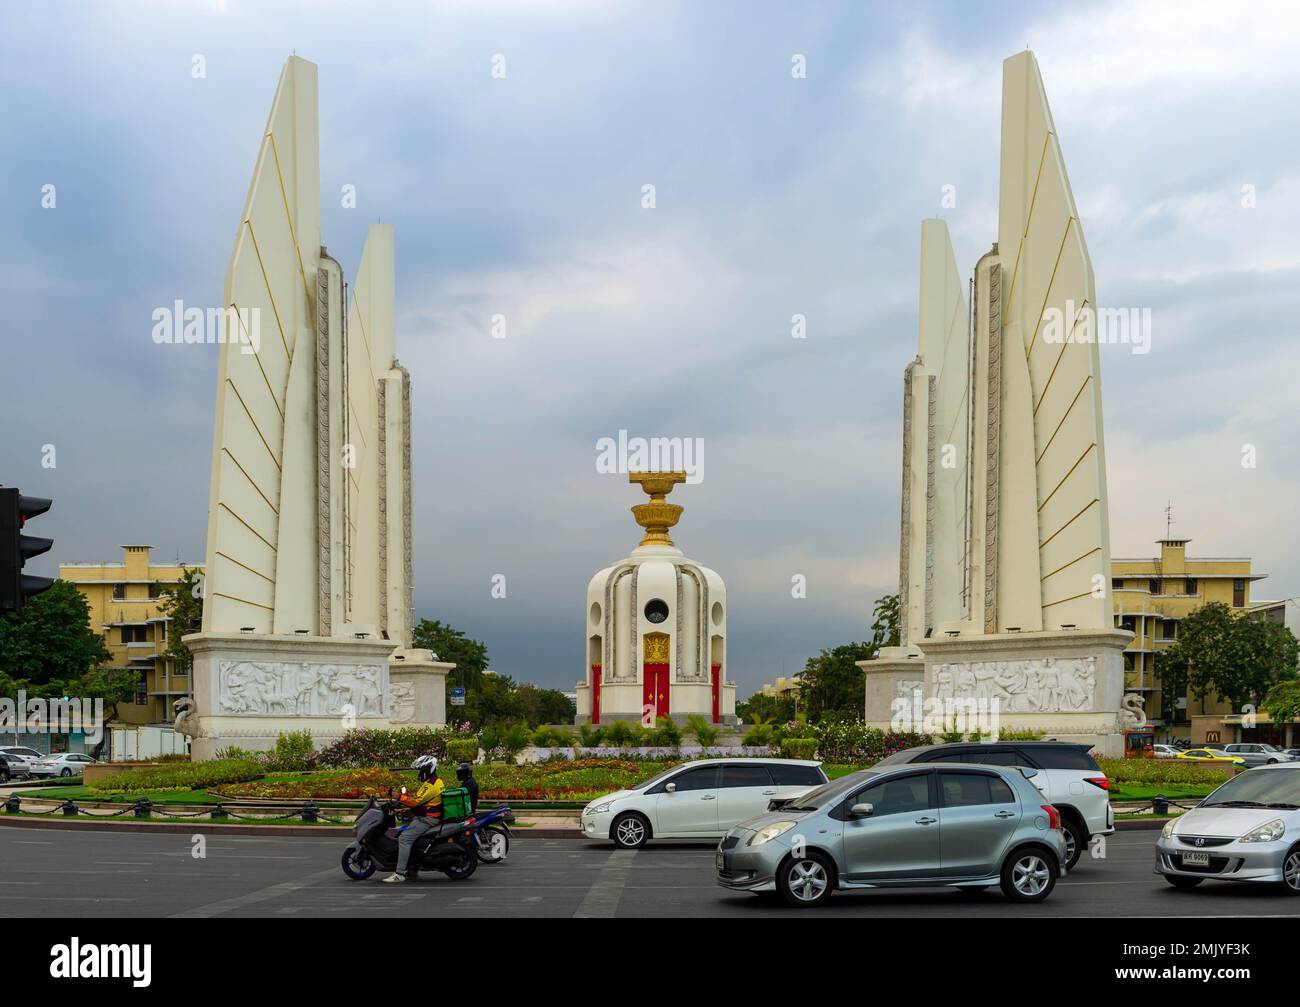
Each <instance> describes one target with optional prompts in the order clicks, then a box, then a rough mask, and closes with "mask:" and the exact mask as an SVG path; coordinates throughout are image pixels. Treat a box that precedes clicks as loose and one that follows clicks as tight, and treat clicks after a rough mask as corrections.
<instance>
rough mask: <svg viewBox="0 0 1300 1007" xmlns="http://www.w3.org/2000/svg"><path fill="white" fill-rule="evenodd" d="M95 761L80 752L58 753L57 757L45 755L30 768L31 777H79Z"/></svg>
mask: <svg viewBox="0 0 1300 1007" xmlns="http://www.w3.org/2000/svg"><path fill="white" fill-rule="evenodd" d="M95 762H96V760H95V759H92V758H91V757H90V756H89V755H82V754H81V753H80V752H60V753H59V754H57V755H45V756H42V757H41V758H39V759H37V760H36V761H35V762H33V763H32V764H31V766H30V772H31V774H32V775H33V776H80V775H81V774H82V771H83V770H84V769H85V768H86V767H87V766H93V765H94V764H95Z"/></svg>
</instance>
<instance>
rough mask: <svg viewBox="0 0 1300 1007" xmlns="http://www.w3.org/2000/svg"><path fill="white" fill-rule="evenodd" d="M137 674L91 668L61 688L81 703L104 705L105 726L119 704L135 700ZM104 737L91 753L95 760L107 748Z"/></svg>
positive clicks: (106, 740) (113, 669) (128, 669)
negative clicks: (97, 700) (89, 701)
mask: <svg viewBox="0 0 1300 1007" xmlns="http://www.w3.org/2000/svg"><path fill="white" fill-rule="evenodd" d="M139 680H140V674H139V672H137V671H135V670H134V669H132V668H92V669H91V670H90V671H88V672H86V674H84V675H82V676H81V678H79V679H78V680H77V681H75V682H69V683H67V685H66V686H65V687H64V694H65V695H68V696H77V697H79V698H81V699H102V700H103V701H104V724H105V725H107V724H109V723H111V722H112V721H113V720H115V719H116V718H117V707H118V704H119V703H127V702H130V701H131V700H132V699H134V698H135V690H136V686H137V684H138V683H139ZM108 740H109V738H108V734H107V733H105V734H104V736H103V737H101V738H100V739H99V742H98V743H97V744H96V745H95V748H94V751H93V752H91V755H93V756H94V757H95V758H96V759H99V758H102V757H103V754H102V753H103V751H104V746H105V745H107V744H108Z"/></svg>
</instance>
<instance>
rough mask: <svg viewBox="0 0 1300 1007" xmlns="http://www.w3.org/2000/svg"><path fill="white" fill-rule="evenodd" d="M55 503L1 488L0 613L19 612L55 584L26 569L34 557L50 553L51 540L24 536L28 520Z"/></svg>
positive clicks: (7, 488) (52, 543) (10, 488)
mask: <svg viewBox="0 0 1300 1007" xmlns="http://www.w3.org/2000/svg"><path fill="white" fill-rule="evenodd" d="M52 502H53V501H51V500H46V499H45V498H44V497H25V496H23V495H22V493H20V492H19V491H18V490H16V489H13V488H12V487H0V612H17V611H18V610H19V609H20V608H22V607H23V602H24V601H26V600H27V599H28V598H30V597H31V596H32V595H34V594H40V593H41V592H42V591H44V590H46V589H47V588H49V587H50V585H52V584H53V583H54V581H52V580H51V579H50V578H49V577H30V576H27V575H26V574H24V573H23V565H24V564H25V563H26V562H27V560H28V559H30V558H31V557H32V556H39V555H40V554H41V553H43V552H49V551H50V546H52V545H54V539H52V538H37V537H36V536H34V535H24V534H23V526H24V525H25V524H26V523H27V519H28V518H33V517H36V516H38V515H40V514H44V513H45V512H46V511H47V510H49V509H50V504H51V503H52Z"/></svg>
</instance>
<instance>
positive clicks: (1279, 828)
mask: <svg viewBox="0 0 1300 1007" xmlns="http://www.w3.org/2000/svg"><path fill="white" fill-rule="evenodd" d="M1284 832H1286V822H1284V821H1282V819H1280V818H1275V819H1273V820H1272V821H1271V822H1266V823H1265V824H1263V825H1261V826H1260V827H1259V828H1258V829H1256V830H1255V831H1254V832H1247V833H1246V834H1245V835H1244V836H1242V837H1241V841H1242V842H1243V843H1276V842H1277V841H1278V840H1279V839H1281V838H1282V834H1283V833H1284Z"/></svg>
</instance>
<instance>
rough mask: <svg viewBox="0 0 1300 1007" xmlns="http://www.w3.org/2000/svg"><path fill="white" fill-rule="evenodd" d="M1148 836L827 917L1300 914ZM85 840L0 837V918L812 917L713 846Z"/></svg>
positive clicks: (861, 901) (28, 834)
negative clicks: (1067, 861)
mask: <svg viewBox="0 0 1300 1007" xmlns="http://www.w3.org/2000/svg"><path fill="white" fill-rule="evenodd" d="M1155 837H1156V833H1154V832H1127V833H1120V834H1118V835H1116V836H1112V837H1111V838H1110V840H1109V842H1108V845H1107V857H1106V859H1105V860H1085V861H1083V862H1081V864H1080V866H1079V867H1078V868H1077V869H1076V870H1075V871H1074V872H1073V873H1071V875H1070V876H1069V878H1067V879H1066V880H1065V881H1063V882H1061V883H1060V884H1058V885H1057V888H1056V891H1055V892H1054V893H1053V894H1052V896H1051V897H1050V898H1048V900H1047V901H1046V902H1044V903H1042V904H1040V905H1037V906H1028V907H1020V906H1015V905H1012V904H1010V903H1008V902H1007V901H1006V900H1005V899H1004V898H1003V897H1002V896H1001V894H1000V893H997V892H996V891H990V892H988V893H985V894H982V895H973V896H967V895H961V894H959V893H957V892H952V891H944V890H928V889H927V890H919V891H916V890H914V891H907V892H897V891H866V892H854V893H850V894H841V895H837V896H836V897H835V898H834V899H832V900H831V903H830V905H829V906H828V907H827V908H825V909H823V910H821V911H820V913H821V914H823V915H829V916H848V917H853V916H869V917H880V916H898V917H952V916H971V917H1025V916H1055V917H1107V916H1109V917H1119V916H1149V915H1159V916H1224V917H1231V916H1281V915H1288V916H1297V915H1300V899H1295V898H1291V897H1288V896H1285V895H1277V894H1274V893H1273V892H1272V891H1269V890H1265V889H1254V888H1249V889H1248V888H1245V887H1243V886H1238V885H1226V884H1218V885H1215V884H1209V883H1207V884H1206V885H1204V886H1202V888H1201V889H1200V890H1198V891H1196V892H1191V893H1183V892H1176V891H1174V890H1173V889H1172V888H1170V887H1169V886H1168V885H1166V884H1165V883H1164V882H1163V881H1162V880H1161V879H1159V878H1158V877H1156V876H1155V875H1153V874H1152V873H1151V848H1152V844H1153V843H1154V841H1155ZM195 839H196V837H192V836H189V835H176V836H172V835H166V834H158V833H144V832H120V833H107V832H77V831H64V830H39V831H38V830H35V829H15V828H5V827H0V863H2V864H3V865H4V867H3V872H0V916H18V917H33V916H77V917H87V918H97V917H98V918H109V917H123V916H126V917H160V916H181V917H190V918H196V917H206V918H212V917H248V916H253V917H268V918H276V917H290V918H292V917H295V916H301V917H317V918H319V917H325V918H328V917H329V916H331V915H337V916H342V917H355V916H391V915H392V914H393V913H394V912H395V911H396V912H400V913H401V914H403V915H405V916H463V917H468V918H475V917H485V916H488V917H500V916H532V917H574V916H579V917H582V916H595V917H601V916H648V917H673V918H680V917H684V916H741V917H743V916H776V915H789V914H790V913H797V912H806V911H802V910H790V909H787V908H785V907H784V906H783V905H781V904H780V903H775V902H772V901H769V900H765V899H760V898H756V897H754V896H742V895H736V894H733V893H731V892H727V891H725V890H723V889H721V888H719V887H717V885H716V884H715V883H714V875H713V846H712V844H708V845H705V844H699V843H671V844H667V843H665V844H659V845H651V846H648V847H646V848H644V849H642V850H637V851H622V850H615V849H614V848H613V847H612V846H610V845H608V844H594V843H587V842H583V841H581V840H570V839H555V840H549V839H521V840H517V841H516V842H515V843H514V845H513V847H512V849H511V853H510V859H509V861H508V862H507V863H506V864H504V865H499V866H486V865H485V866H481V867H480V868H479V869H478V871H477V873H475V875H474V876H473V877H472V878H470V879H468V880H466V881H461V882H454V881H449V880H447V879H446V878H445V877H443V876H442V875H437V876H435V877H432V878H430V879H428V880H421V881H419V882H408V883H406V884H404V885H400V886H399V885H383V884H380V883H379V882H378V880H377V879H378V877H379V875H376V877H375V878H373V879H371V880H370V881H365V882H354V881H350V880H348V879H347V878H346V877H344V876H343V873H342V871H341V870H340V869H339V866H338V865H339V855H340V853H341V851H342V848H343V845H344V843H343V842H342V841H341V840H339V839H332V838H321V839H316V838H306V839H297V838H262V837H260V836H220V835H217V836H205V837H203V841H204V842H205V843H206V849H205V850H203V851H202V852H203V854H204V855H203V856H202V857H197V858H196V857H195V856H194V855H193V854H194V842H195Z"/></svg>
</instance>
